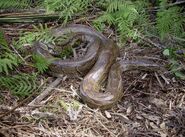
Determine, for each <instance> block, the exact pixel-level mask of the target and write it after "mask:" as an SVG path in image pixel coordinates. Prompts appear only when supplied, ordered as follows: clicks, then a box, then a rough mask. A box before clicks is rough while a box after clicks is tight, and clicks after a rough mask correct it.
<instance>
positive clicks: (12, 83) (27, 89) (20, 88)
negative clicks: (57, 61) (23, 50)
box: [0, 74, 37, 97]
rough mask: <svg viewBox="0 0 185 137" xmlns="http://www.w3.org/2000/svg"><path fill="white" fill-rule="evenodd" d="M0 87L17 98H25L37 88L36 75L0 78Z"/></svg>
mask: <svg viewBox="0 0 185 137" xmlns="http://www.w3.org/2000/svg"><path fill="white" fill-rule="evenodd" d="M0 87H1V88H7V89H9V90H10V91H11V92H12V93H13V94H14V95H16V96H18V97H25V96H28V95H29V94H31V92H32V91H34V90H35V89H36V88H37V84H36V74H32V75H28V74H19V75H15V76H1V77H0Z"/></svg>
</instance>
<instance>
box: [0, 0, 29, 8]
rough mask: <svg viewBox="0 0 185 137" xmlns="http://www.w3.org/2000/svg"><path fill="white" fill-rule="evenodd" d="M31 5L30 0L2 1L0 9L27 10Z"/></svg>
mask: <svg viewBox="0 0 185 137" xmlns="http://www.w3.org/2000/svg"><path fill="white" fill-rule="evenodd" d="M29 4H30V2H29V0H1V1H0V9H10V8H15V9H18V8H26V7H28V6H29Z"/></svg>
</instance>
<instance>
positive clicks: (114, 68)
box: [34, 24, 159, 109]
mask: <svg viewBox="0 0 185 137" xmlns="http://www.w3.org/2000/svg"><path fill="white" fill-rule="evenodd" d="M67 33H73V34H76V35H78V36H80V38H81V39H82V41H85V42H87V44H88V47H89V48H88V50H87V52H86V54H85V55H84V56H83V57H82V58H78V59H74V60H67V59H66V60H62V59H56V60H53V61H52V62H51V64H50V66H49V68H50V71H51V72H52V73H53V74H55V75H57V74H63V73H65V74H72V75H73V74H75V75H85V77H84V79H83V81H82V82H81V85H80V90H79V91H78V94H79V96H80V97H81V98H82V100H83V101H84V102H85V103H87V105H88V106H90V107H92V108H100V109H108V108H110V107H112V106H113V105H114V104H115V103H117V102H118V101H119V100H120V99H121V98H122V96H123V84H122V77H121V75H122V72H124V71H129V70H133V69H144V70H157V69H158V68H159V66H158V65H156V64H152V63H148V62H143V61H116V58H117V57H118V56H119V48H118V46H117V45H116V44H115V43H114V42H113V41H112V40H110V39H108V38H106V37H105V36H104V35H103V34H101V33H99V32H97V31H95V30H94V29H92V28H90V27H88V26H85V25H79V24H75V25H69V26H67V27H59V28H56V29H53V30H52V35H53V36H55V37H60V36H61V35H65V34H67ZM42 44H43V43H42V42H39V41H37V42H35V43H34V53H37V54H39V55H42V56H43V57H45V58H47V59H52V58H54V57H53V56H52V55H51V54H50V52H49V51H47V50H45V49H43V48H42ZM107 79H108V80H107ZM106 80H107V84H106V89H105V91H104V92H100V90H101V88H102V85H103V84H104V83H105V81H106Z"/></svg>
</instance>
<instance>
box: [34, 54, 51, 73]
mask: <svg viewBox="0 0 185 137" xmlns="http://www.w3.org/2000/svg"><path fill="white" fill-rule="evenodd" d="M33 60H34V62H35V63H34V66H35V67H36V68H37V69H38V71H39V72H41V73H43V72H45V71H46V70H47V69H48V67H49V65H50V64H51V60H50V59H46V58H44V57H42V56H41V55H37V54H36V55H33Z"/></svg>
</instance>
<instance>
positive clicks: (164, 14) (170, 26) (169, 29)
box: [157, 7, 184, 39]
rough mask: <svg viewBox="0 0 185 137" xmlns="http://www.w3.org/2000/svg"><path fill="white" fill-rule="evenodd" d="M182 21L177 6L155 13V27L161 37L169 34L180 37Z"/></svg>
mask: <svg viewBox="0 0 185 137" xmlns="http://www.w3.org/2000/svg"><path fill="white" fill-rule="evenodd" d="M183 23H184V19H183V18H182V15H181V9H180V8H179V7H171V8H169V9H164V10H161V11H159V12H158V13H157V29H158V32H159V34H160V37H161V38H162V39H164V38H165V37H166V36H167V35H169V34H171V35H176V36H179V37H181V35H182V33H183V32H184V30H183Z"/></svg>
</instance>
